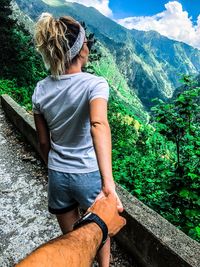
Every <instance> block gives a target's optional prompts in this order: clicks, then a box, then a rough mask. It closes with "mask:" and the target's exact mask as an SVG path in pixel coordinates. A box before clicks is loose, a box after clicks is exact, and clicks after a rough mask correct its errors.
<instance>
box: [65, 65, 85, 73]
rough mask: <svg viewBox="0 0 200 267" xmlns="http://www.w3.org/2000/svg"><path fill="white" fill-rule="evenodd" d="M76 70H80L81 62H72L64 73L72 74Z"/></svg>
mask: <svg viewBox="0 0 200 267" xmlns="http://www.w3.org/2000/svg"><path fill="white" fill-rule="evenodd" d="M77 72H82V66H81V64H72V65H71V66H70V67H69V68H68V69H66V70H65V74H73V73H77Z"/></svg>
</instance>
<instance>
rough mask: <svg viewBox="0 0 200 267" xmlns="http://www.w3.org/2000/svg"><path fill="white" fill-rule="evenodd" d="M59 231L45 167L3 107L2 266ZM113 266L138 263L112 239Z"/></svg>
mask: <svg viewBox="0 0 200 267" xmlns="http://www.w3.org/2000/svg"><path fill="white" fill-rule="evenodd" d="M60 234H61V232H60V230H59V227H58V225H57V222H56V220H55V217H54V216H53V215H51V214H50V213H49V212H48V211H47V174H46V168H45V166H44V165H43V163H42V162H41V160H40V158H39V157H38V155H37V154H36V153H35V152H34V151H33V149H32V148H31V146H30V145H28V144H27V143H26V142H25V141H24V139H23V137H22V136H21V135H20V134H19V133H18V132H17V131H16V130H15V128H14V127H13V126H12V125H11V124H10V123H9V122H8V120H7V119H6V117H5V115H4V113H3V111H2V109H1V107H0V240H1V245H0V255H1V256H0V266H1V267H10V266H13V264H14V263H17V262H18V261H19V260H20V259H22V258H23V257H24V256H25V255H27V254H28V253H30V252H31V251H32V250H33V249H35V248H36V247H38V246H39V245H40V244H42V243H44V242H46V241H47V240H49V239H51V238H54V237H56V236H58V235H60ZM110 266H120V267H136V264H135V263H134V261H133V259H132V258H131V257H130V256H129V255H127V254H126V253H125V252H124V251H123V249H122V248H119V246H118V245H117V243H116V242H115V241H112V257H111V265H110Z"/></svg>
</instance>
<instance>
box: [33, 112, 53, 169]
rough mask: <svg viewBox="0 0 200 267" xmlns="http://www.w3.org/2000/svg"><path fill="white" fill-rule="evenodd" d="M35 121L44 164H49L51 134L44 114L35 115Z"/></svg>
mask: <svg viewBox="0 0 200 267" xmlns="http://www.w3.org/2000/svg"><path fill="white" fill-rule="evenodd" d="M34 121H35V126H36V130H37V135H38V141H39V147H40V151H41V155H42V158H43V160H44V162H45V163H46V164H47V163H48V154H49V150H50V148H51V144H50V132H49V128H48V126H47V123H46V121H45V119H44V117H43V115H42V114H34Z"/></svg>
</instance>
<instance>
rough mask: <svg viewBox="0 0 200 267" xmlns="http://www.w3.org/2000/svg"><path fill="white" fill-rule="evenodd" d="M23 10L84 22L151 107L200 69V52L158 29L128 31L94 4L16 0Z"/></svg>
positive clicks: (33, 14)
mask: <svg viewBox="0 0 200 267" xmlns="http://www.w3.org/2000/svg"><path fill="white" fill-rule="evenodd" d="M16 2H17V3H18V5H19V7H20V9H22V10H23V11H24V12H25V13H26V14H28V15H29V16H30V17H31V18H32V19H33V20H35V19H36V18H37V17H38V16H39V15H40V14H41V13H42V12H50V13H52V14H54V15H55V16H57V17H59V16H61V15H69V16H72V17H74V18H75V19H77V20H78V21H84V22H85V23H86V25H87V28H88V29H89V30H90V31H91V32H93V33H94V34H95V37H96V38H97V39H98V40H99V42H100V43H101V44H102V45H103V46H104V47H106V48H107V49H108V50H109V52H110V54H112V57H113V58H114V62H115V63H116V65H117V67H118V69H119V71H120V73H122V74H123V76H124V78H125V80H126V81H127V84H128V86H129V87H130V88H131V90H132V91H133V92H134V93H136V94H137V96H138V97H139V99H140V100H141V101H142V103H143V104H144V106H145V107H146V108H147V109H149V108H150V107H151V105H152V103H151V99H152V98H155V97H158V98H160V99H163V100H167V99H168V98H170V97H172V95H173V92H174V90H175V88H176V87H178V86H179V78H180V75H181V74H185V73H189V74H197V73H198V72H199V71H200V51H199V50H197V49H194V48H192V47H191V46H189V45H186V44H184V43H181V42H177V41H173V40H170V39H168V38H166V37H164V36H161V35H160V34H158V33H157V32H153V31H150V32H143V31H137V30H128V29H126V28H124V27H122V26H121V25H119V24H117V23H116V22H114V21H113V20H111V19H109V18H107V17H105V16H104V15H102V14H101V13H100V12H99V11H97V10H96V9H95V8H93V7H85V6H83V5H80V4H78V3H68V2H66V1H64V0H44V1H42V0H35V1H29V0H16Z"/></svg>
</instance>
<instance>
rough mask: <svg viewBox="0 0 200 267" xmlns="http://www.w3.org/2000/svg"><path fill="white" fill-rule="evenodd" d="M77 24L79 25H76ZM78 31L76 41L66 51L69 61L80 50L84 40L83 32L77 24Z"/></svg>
mask: <svg viewBox="0 0 200 267" xmlns="http://www.w3.org/2000/svg"><path fill="white" fill-rule="evenodd" d="M78 24H79V23H78ZM79 27H80V31H79V34H78V37H77V39H76V41H75V42H74V44H73V46H72V47H71V48H70V49H69V50H68V51H67V55H68V56H69V58H70V60H72V59H73V58H74V57H75V56H76V55H77V54H78V53H79V51H80V50H81V48H82V46H83V43H84V40H85V30H84V29H83V27H82V26H81V25H80V24H79Z"/></svg>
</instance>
